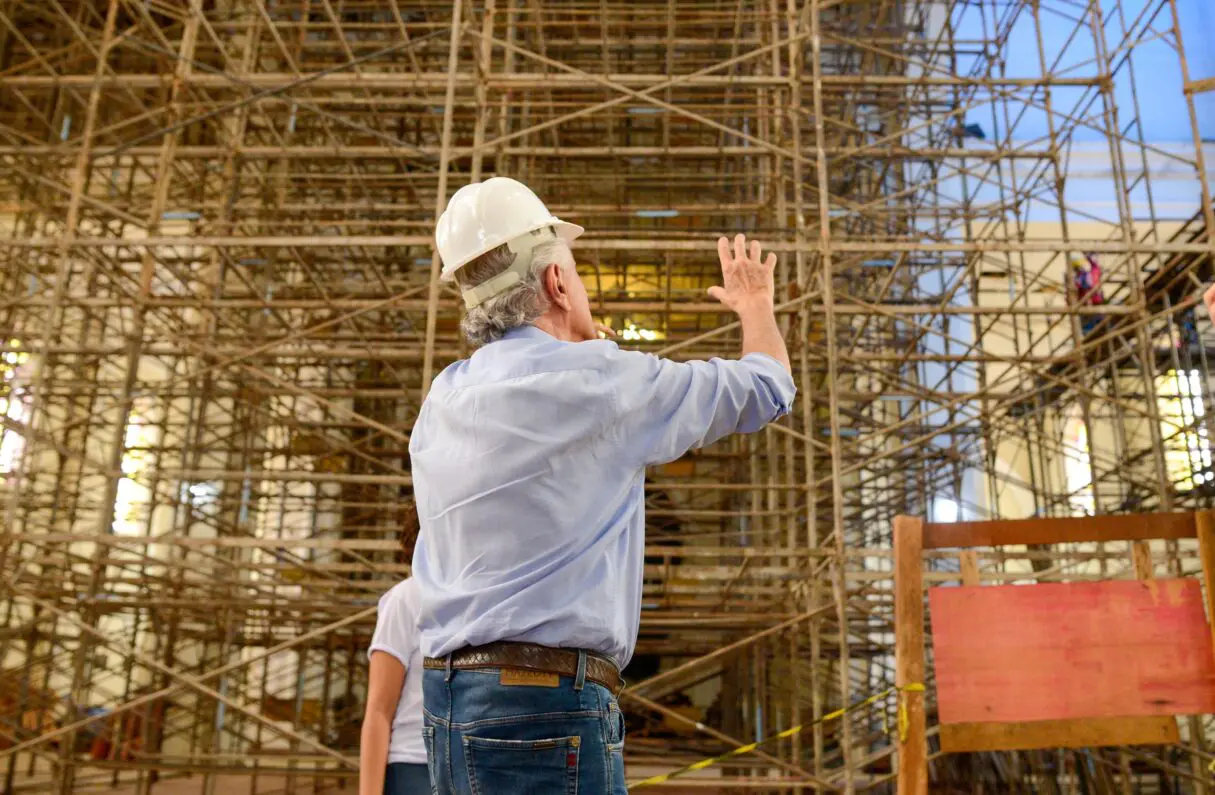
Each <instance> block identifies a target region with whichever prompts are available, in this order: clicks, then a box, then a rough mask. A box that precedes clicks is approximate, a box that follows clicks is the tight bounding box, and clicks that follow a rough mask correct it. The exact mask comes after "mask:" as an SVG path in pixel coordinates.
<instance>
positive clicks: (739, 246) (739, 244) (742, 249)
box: [734, 232, 747, 260]
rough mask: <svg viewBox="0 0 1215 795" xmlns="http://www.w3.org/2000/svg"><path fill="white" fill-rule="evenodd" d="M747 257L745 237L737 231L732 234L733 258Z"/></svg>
mask: <svg viewBox="0 0 1215 795" xmlns="http://www.w3.org/2000/svg"><path fill="white" fill-rule="evenodd" d="M746 258H747V238H746V237H745V236H744V235H743V234H742V233H741V232H739V233H738V234H737V235H735V236H734V259H736V260H741V259H746Z"/></svg>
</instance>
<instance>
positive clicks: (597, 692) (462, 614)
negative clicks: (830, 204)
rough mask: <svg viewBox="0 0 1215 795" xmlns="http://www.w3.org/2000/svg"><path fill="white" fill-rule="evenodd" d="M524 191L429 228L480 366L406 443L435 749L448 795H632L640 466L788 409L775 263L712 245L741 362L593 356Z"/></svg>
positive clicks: (451, 386)
mask: <svg viewBox="0 0 1215 795" xmlns="http://www.w3.org/2000/svg"><path fill="white" fill-rule="evenodd" d="M582 232H583V229H582V227H579V226H576V225H574V224H570V223H566V222H564V221H561V220H560V219H558V218H556V217H554V216H553V215H552V214H551V213H550V212H549V211H548V209H547V208H546V207H545V206H544V204H543V202H541V201H540V199H539V198H537V197H536V195H535V194H534V193H532V191H531V190H529V189H528V188H527V187H526V186H525V185H523V184H521V183H519V182H516V181H515V180H512V179H507V178H503V177H495V178H493V179H489V180H487V181H485V182H482V183H475V184H472V185H467V186H465V187H463V188H461V189H460V190H459V191H457V192H456V194H455V195H454V196H453V197H452V198H451V200H450V202H449V203H448V205H447V209H446V211H445V212H444V213H443V215H442V216H441V217H440V219H439V222H438V224H437V226H436V232H435V238H436V243H437V247H438V251H439V254H440V256H441V257H442V263H443V270H442V275H443V278H445V279H447V280H449V281H450V280H454V281H455V283H456V285H457V286H458V288H459V290H460V292H461V293H462V295H463V298H464V303H465V306H466V307H467V310H468V311H467V314H466V316H465V317H464V320H463V323H462V328H463V331H464V334H465V336H466V337H467V338H468V340H469V341H470V342H471V343H473V344H474V345H476V346H480V348H479V350H477V351H476V352H475V353H474V354H473V355H472V357H471V358H469V359H468V360H466V361H460V362H456V363H455V364H453V365H451V366H450V367H448V368H447V369H446V370H444V371H443V372H442V373H441V374H440V375H439V376H438V377H437V378H436V380H435V382H434V384H433V386H432V388H431V390H430V393H429V395H428V396H427V397H426V400H425V402H424V404H423V406H422V409H421V412H420V414H419V416H418V419H417V423H416V424H415V425H414V428H413V432H412V434H411V437H410V442H409V452H410V457H411V461H412V467H413V479H414V492H415V496H416V498H417V502H418V513H419V515H420V518H421V523H422V533H421V537H420V539H419V541H418V547H417V551H416V553H415V554H414V576H415V577H416V578H417V580H418V581H419V585H420V593H421V595H422V650H423V652H424V654H425V655H426V659H425V661H424V663H423V665H424V667H425V669H426V670H425V673H424V675H423V703H424V706H425V729H424V737H425V740H426V744H427V753H428V758H429V762H430V766H431V773H432V778H433V779H434V786H435V792H436V793H439V794H440V795H452V793H461V794H464V793H493V795H512V794H513V793H527V794H528V795H553V794H555V793H565V792H574V791H577V792H582V793H594V794H595V795H601V793H610V794H611V795H620V794H621V793H624V792H625V791H626V790H625V781H624V755H623V754H624V721H623V718H622V716H621V712H620V707H619V705H618V704H617V701H616V696H617V694H618V692H619V690H620V687H621V684H622V682H621V678H620V670H621V669H622V668H623V667H624V666H625V665H626V664H627V663H628V662H629V658H630V657H631V656H632V654H633V648H634V645H635V644H636V641H637V630H638V624H639V622H640V609H641V592H642V570H643V556H644V547H645V537H644V535H645V515H644V503H645V495H644V484H643V480H644V475H645V468H646V466H648V465H651V464H660V463H663V462H668V461H672V460H674V459H677V458H679V457H680V456H682V455H683V454H684V453H685V452H687V451H688V450H689V449H691V448H695V447H700V446H702V445H707V444H709V443H711V442H714V441H716V440H717V439H720V438H722V437H724V436H726V435H728V434H731V433H739V432H753V431H758V430H759V429H761V428H762V427H764V425H766V424H767V423H769V422H772V421H773V420H775V419H777V418H778V417H780V416H782V415H784V414H785V413H786V412H788V411H789V408H790V405H791V403H792V401H793V397H794V393H795V389H794V384H793V379H792V377H791V375H790V369H789V355H788V352H787V350H786V348H785V341H784V339H783V338H782V336H781V333H780V330H779V328H778V326H777V324H776V317H775V314H774V312H773V293H774V290H773V275H772V274H773V267H774V266H775V263H776V258H775V256H774V255H769V256H768V258H767V259H766V260H765V259H763V258H762V257H761V251H760V246H759V244H758V243H755V242H752V243H751V244H750V246H749V247H748V245H747V241H746V239H745V238H744V237H743V236H742V235H738V236H737V237H736V238H735V239H734V241H733V245H732V246H731V244H730V241H728V240H726V238H724V237H723V238H721V240H719V241H718V255H719V257H720V260H721V268H722V274H723V282H724V284H723V286H721V287H713V288H712V289H711V290H710V294H711V295H712V296H713V297H714V298H716V299H717V300H718V301H720V302H721V303H722V304H724V305H725V306H726V307H728V308H729V309H731V310H733V311H734V312H735V313H737V315H738V319H739V321H740V324H741V327H742V355H741V357H740V358H739V359H736V360H729V361H726V360H720V359H715V360H712V361H695V362H682V363H681V362H674V361H670V360H665V359H659V358H657V357H654V356H650V355H646V354H642V353H637V352H630V351H623V350H620V349H619V348H617V347H616V345H615V343H613V342H611V341H608V340H601V339H599V330H598V329H597V327H596V324H595V322H594V319H593V318H592V316H591V309H590V301H589V299H588V297H587V292H586V288H585V287H584V286H583V284H582V280H581V279H580V277H579V276H578V272H577V270H576V268H575V264H574V257H573V254H572V252H571V250H570V243H571V242H572V241H573V240H574V239H576V238H577V237H578V236H579V235H580V234H582Z"/></svg>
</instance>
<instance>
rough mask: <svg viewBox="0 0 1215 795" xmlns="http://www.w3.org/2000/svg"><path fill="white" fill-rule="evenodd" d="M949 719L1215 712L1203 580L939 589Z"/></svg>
mask: <svg viewBox="0 0 1215 795" xmlns="http://www.w3.org/2000/svg"><path fill="white" fill-rule="evenodd" d="M929 601H930V604H931V606H932V627H933V640H934V654H935V660H936V674H937V676H936V685H937V704H938V708H939V711H940V717H941V723H942V724H945V723H987V722H1017V721H1037V720H1057V719H1063V718H1095V717H1125V716H1135V715H1199V714H1206V713H1211V712H1215V654H1213V652H1212V640H1211V631H1210V628H1209V626H1208V625H1207V622H1206V617H1205V615H1204V614H1203V602H1202V589H1201V587H1200V584H1199V582H1198V580H1196V579H1194V578H1186V579H1181V580H1153V581H1151V582H1139V581H1137V580H1115V581H1107V582H1073V583H1049V584H1045V585H1024V586H1019V585H1004V586H985V587H981V588H971V587H965V586H963V587H953V588H933V589H931V590H930V591H929Z"/></svg>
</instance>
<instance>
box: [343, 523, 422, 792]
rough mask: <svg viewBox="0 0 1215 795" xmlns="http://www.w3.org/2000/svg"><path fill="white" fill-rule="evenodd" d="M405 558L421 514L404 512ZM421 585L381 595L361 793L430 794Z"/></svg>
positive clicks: (369, 682) (399, 587)
mask: <svg viewBox="0 0 1215 795" xmlns="http://www.w3.org/2000/svg"><path fill="white" fill-rule="evenodd" d="M405 516H406V517H407V518H406V527H404V528H403V529H402V532H401V548H402V551H403V552H404V559H405V560H410V559H412V557H413V546H414V543H415V542H416V541H417V537H418V527H417V514H416V512H415V511H414V510H413V509H412V506H410V508H409V509H408V510H406V511H405ZM419 609H420V603H419V601H418V588H417V583H416V582H415V581H414V580H413V579H412V578H411V579H408V580H404V581H402V582H400V583H397V584H396V585H395V586H393V588H392V590H390V591H389V592H388V593H386V594H384V595H383V596H382V597H380V606H379V610H378V612H377V614H376V622H375V634H373V635H372V637H371V647H370V648H369V649H368V650H367V656H368V658H369V660H370V670H369V672H368V677H367V711H366V712H365V713H364V714H363V733H362V744H361V747H360V749H359V795H381V793H382V795H430V791H431V787H430V775H429V773H428V772H427V769H426V746H425V745H424V744H423V742H422V652H421V649H420V648H419V647H418V617H419Z"/></svg>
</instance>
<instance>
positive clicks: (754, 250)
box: [751, 240, 763, 265]
mask: <svg viewBox="0 0 1215 795" xmlns="http://www.w3.org/2000/svg"><path fill="white" fill-rule="evenodd" d="M762 253H763V250H762V249H761V248H760V247H759V241H758V240H752V241H751V261H752V262H754V263H755V264H756V265H758V264H759V255H760V254H762Z"/></svg>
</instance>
